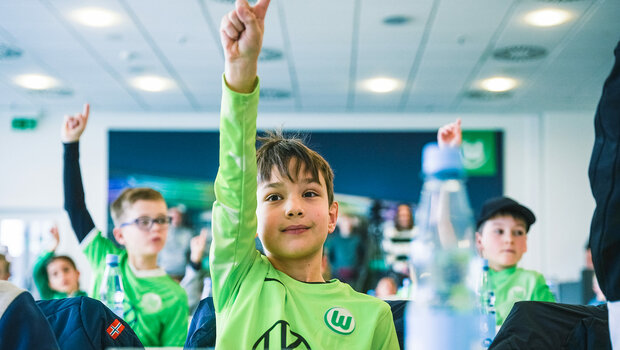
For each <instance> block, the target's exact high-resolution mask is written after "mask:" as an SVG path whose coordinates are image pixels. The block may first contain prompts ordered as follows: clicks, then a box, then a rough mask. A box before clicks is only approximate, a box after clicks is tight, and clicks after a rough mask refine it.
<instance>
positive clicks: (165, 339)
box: [161, 291, 189, 347]
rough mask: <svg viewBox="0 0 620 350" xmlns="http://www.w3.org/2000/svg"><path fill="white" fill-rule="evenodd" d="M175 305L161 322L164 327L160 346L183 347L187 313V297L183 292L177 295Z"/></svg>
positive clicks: (186, 328)
mask: <svg viewBox="0 0 620 350" xmlns="http://www.w3.org/2000/svg"><path fill="white" fill-rule="evenodd" d="M177 301H178V302H177V305H176V306H175V307H172V308H171V310H172V312H171V313H170V314H169V317H166V318H165V319H163V320H162V321H163V322H165V325H164V327H163V330H162V334H161V346H179V347H180V346H183V345H184V344H185V338H187V330H188V328H189V325H188V313H187V295H185V292H184V291H183V292H182V293H179V297H178V298H177Z"/></svg>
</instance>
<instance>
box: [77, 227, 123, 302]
mask: <svg viewBox="0 0 620 350" xmlns="http://www.w3.org/2000/svg"><path fill="white" fill-rule="evenodd" d="M80 245H81V246H82V250H83V251H84V255H85V256H86V259H87V260H88V262H89V264H90V267H91V269H92V271H93V276H92V288H91V297H92V298H95V299H98V298H99V286H100V285H101V278H102V277H103V271H104V270H105V258H106V255H108V254H117V255H118V254H120V253H121V251H122V250H121V249H120V248H118V247H117V246H116V245H114V243H112V241H111V240H109V239H107V238H105V237H103V236H102V235H101V231H99V230H96V229H93V231H92V232H90V233H89V234H88V235H87V236H86V237H85V238H84V240H82V242H81V243H80Z"/></svg>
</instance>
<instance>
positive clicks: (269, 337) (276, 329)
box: [252, 320, 310, 350]
mask: <svg viewBox="0 0 620 350" xmlns="http://www.w3.org/2000/svg"><path fill="white" fill-rule="evenodd" d="M255 349H256V350H259V349H264V350H267V349H287V350H288V349H299V350H304V349H307V350H310V345H309V344H308V342H307V341H306V339H304V337H302V336H301V335H300V334H298V333H295V332H293V331H292V330H291V325H290V324H289V323H288V322H286V321H284V320H280V321H278V322H276V323H275V324H274V325H273V326H271V328H269V329H268V330H267V331H266V332H265V333H263V335H261V336H260V338H258V340H257V341H256V343H254V345H253V346H252V350H255Z"/></svg>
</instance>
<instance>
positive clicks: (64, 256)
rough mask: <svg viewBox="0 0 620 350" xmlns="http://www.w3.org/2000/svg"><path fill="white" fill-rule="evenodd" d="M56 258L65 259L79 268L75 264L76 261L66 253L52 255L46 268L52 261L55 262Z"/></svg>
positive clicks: (75, 267)
mask: <svg viewBox="0 0 620 350" xmlns="http://www.w3.org/2000/svg"><path fill="white" fill-rule="evenodd" d="M56 260H64V261H66V262H68V263H69V265H71V266H72V267H73V268H74V269H75V270H77V266H76V265H75V261H73V259H71V258H70V257H68V256H66V255H56V256H53V257H51V258H50V259H49V260H48V261H47V263H46V264H45V268H46V269H47V266H48V265H49V264H51V263H53V262H54V261H56Z"/></svg>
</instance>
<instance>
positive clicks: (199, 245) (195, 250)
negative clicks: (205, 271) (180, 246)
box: [189, 228, 209, 264]
mask: <svg viewBox="0 0 620 350" xmlns="http://www.w3.org/2000/svg"><path fill="white" fill-rule="evenodd" d="M208 235H209V229H207V228H203V229H202V230H200V234H199V235H198V236H195V237H193V238H192V239H191V240H190V241H189V249H190V255H189V259H190V260H191V261H192V262H193V263H194V264H200V263H201V262H202V256H203V255H204V252H205V246H206V245H207V237H208Z"/></svg>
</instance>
